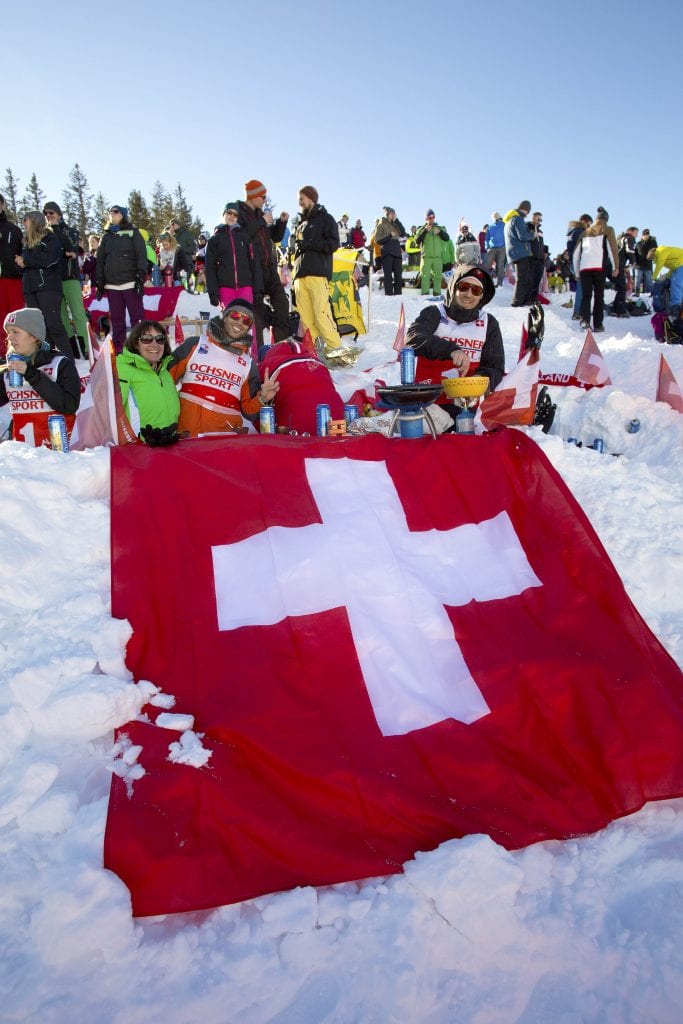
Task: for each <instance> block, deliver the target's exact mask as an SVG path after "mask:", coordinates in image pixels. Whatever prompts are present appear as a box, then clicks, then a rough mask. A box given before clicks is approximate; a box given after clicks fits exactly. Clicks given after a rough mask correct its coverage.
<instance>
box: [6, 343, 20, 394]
mask: <svg viewBox="0 0 683 1024" xmlns="http://www.w3.org/2000/svg"><path fill="white" fill-rule="evenodd" d="M16 362H20V363H23V362H24V357H23V356H18V355H17V354H16V352H13V353H12V355H9V356H7V364H8V366H10V365H11V364H12V363H16ZM7 383H8V384H9V386H10V387H11V388H20V387H21V385H22V384H23V383H24V375H23V374H22V373H17V371H16V370H8V371H7Z"/></svg>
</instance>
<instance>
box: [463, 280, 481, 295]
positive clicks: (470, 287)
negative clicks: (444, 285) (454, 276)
mask: <svg viewBox="0 0 683 1024" xmlns="http://www.w3.org/2000/svg"><path fill="white" fill-rule="evenodd" d="M457 289H458V291H459V292H472V294H473V295H474V296H475V298H478V297H479V296H480V295H483V294H484V289H483V288H482V286H481V285H480V284H470V282H469V281H461V282H460V284H459V285H457Z"/></svg>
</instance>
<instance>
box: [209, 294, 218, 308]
mask: <svg viewBox="0 0 683 1024" xmlns="http://www.w3.org/2000/svg"><path fill="white" fill-rule="evenodd" d="M209 302H210V303H211V305H212V306H217V305H218V296H217V295H216V293H215V292H209Z"/></svg>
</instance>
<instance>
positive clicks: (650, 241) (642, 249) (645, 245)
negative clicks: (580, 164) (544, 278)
mask: <svg viewBox="0 0 683 1024" xmlns="http://www.w3.org/2000/svg"><path fill="white" fill-rule="evenodd" d="M653 247H654V248H655V249H656V248H657V239H656V238H655V237H654V235H651V234H650V229H649V228H643V230H642V231H641V233H640V241H639V242H637V243H636V269H635V279H636V280H635V289H634V290H635V294H636V295H640V293H641V292H647V293H648V294H650V292H651V291H652V260H649V259H648V258H647V254H648V253H649V251H650V249H652V248H653ZM0 258H1V257H0Z"/></svg>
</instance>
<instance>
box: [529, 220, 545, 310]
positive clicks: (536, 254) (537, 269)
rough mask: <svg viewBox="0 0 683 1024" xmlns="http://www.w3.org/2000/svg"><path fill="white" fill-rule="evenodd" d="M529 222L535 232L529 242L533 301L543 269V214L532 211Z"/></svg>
mask: <svg viewBox="0 0 683 1024" xmlns="http://www.w3.org/2000/svg"><path fill="white" fill-rule="evenodd" d="M531 224H532V225H533V229H534V232H535V234H534V237H533V238H532V239H531V241H530V243H529V244H530V246H531V296H532V298H533V301H534V302H535V301H536V297H537V296H538V292H539V289H540V287H541V281H542V280H543V271H544V270H545V243H544V241H543V214H542V213H539V212H538V211H537V212H536V213H532V214H531Z"/></svg>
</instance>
